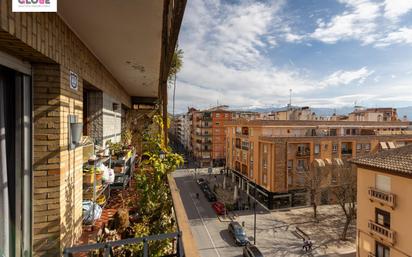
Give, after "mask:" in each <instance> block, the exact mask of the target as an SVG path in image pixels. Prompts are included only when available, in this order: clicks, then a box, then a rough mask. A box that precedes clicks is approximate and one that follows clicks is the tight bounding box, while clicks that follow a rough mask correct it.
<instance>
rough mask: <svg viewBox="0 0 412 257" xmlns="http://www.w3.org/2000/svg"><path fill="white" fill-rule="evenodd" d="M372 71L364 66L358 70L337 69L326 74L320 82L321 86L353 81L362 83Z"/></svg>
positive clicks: (344, 83)
mask: <svg viewBox="0 0 412 257" xmlns="http://www.w3.org/2000/svg"><path fill="white" fill-rule="evenodd" d="M373 73H374V71H369V70H368V69H367V68H366V67H362V68H360V69H359V70H349V71H344V70H338V71H336V72H334V73H332V74H330V75H329V76H327V77H326V78H325V79H324V80H323V81H322V82H321V83H320V84H321V85H323V87H327V86H338V85H348V84H351V83H353V82H357V83H358V84H362V83H363V82H364V81H365V80H366V79H367V78H368V77H369V76H370V75H372V74H373Z"/></svg>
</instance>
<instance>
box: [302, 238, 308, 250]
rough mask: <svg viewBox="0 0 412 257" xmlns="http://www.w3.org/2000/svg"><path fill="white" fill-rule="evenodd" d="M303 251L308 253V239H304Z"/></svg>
mask: <svg viewBox="0 0 412 257" xmlns="http://www.w3.org/2000/svg"><path fill="white" fill-rule="evenodd" d="M302 249H303V250H305V252H307V251H308V241H307V240H306V239H303V246H302Z"/></svg>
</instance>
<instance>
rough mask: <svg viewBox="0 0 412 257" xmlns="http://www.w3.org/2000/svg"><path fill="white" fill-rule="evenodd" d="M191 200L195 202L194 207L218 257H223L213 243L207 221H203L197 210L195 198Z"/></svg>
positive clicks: (191, 197)
mask: <svg viewBox="0 0 412 257" xmlns="http://www.w3.org/2000/svg"><path fill="white" fill-rule="evenodd" d="M190 199H192V202H193V204H194V206H195V208H196V211H197V214H198V215H199V217H200V220H201V221H202V224H203V227H204V228H205V230H206V233H207V236H208V237H209V239H210V242H212V246H213V249H215V252H216V254H217V256H218V257H221V256H220V254H219V251H218V250H217V249H216V245H215V243H214V242H213V239H212V236H211V235H210V233H209V230H208V229H207V227H206V224H205V221H204V220H203V217H202V215H201V214H200V211H199V209H198V208H197V205H196V202H195V201H194V200H193V196H190Z"/></svg>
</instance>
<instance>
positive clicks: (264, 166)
mask: <svg viewBox="0 0 412 257" xmlns="http://www.w3.org/2000/svg"><path fill="white" fill-rule="evenodd" d="M262 163H263V164H262V165H263V168H264V169H267V167H268V165H267V161H266V160H265V159H263V161H262Z"/></svg>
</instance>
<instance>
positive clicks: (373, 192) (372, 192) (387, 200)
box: [368, 187, 396, 208]
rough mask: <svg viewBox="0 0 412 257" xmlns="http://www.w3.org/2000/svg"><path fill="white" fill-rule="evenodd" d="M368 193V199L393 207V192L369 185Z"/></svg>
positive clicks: (394, 197)
mask: <svg viewBox="0 0 412 257" xmlns="http://www.w3.org/2000/svg"><path fill="white" fill-rule="evenodd" d="M368 195H369V200H370V201H372V202H375V201H376V202H378V203H380V204H382V205H386V206H389V207H391V208H395V200H396V196H395V194H392V193H389V192H385V191H382V190H379V189H377V188H374V187H369V189H368Z"/></svg>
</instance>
